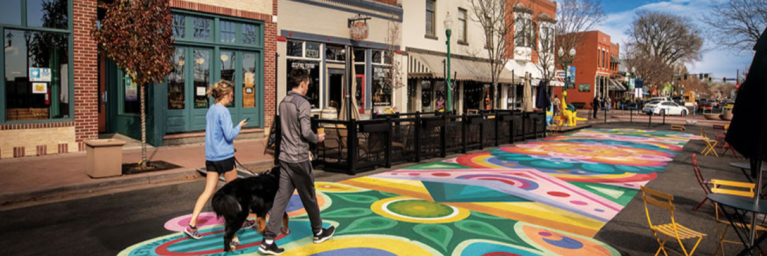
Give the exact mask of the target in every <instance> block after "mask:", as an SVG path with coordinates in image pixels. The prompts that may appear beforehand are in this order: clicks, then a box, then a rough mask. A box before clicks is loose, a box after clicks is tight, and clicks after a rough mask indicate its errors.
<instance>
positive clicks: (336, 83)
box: [326, 68, 344, 110]
mask: <svg viewBox="0 0 767 256" xmlns="http://www.w3.org/2000/svg"><path fill="white" fill-rule="evenodd" d="M328 74H329V76H328V91H327V94H326V95H327V102H328V107H333V108H335V109H336V110H340V108H341V101H342V100H343V97H342V95H341V92H343V86H344V70H343V69H336V68H329V69H328Z"/></svg>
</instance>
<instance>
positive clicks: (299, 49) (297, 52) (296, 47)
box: [287, 41, 304, 57]
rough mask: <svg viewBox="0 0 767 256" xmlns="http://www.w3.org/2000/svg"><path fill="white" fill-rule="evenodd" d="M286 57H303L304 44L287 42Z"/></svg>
mask: <svg viewBox="0 0 767 256" xmlns="http://www.w3.org/2000/svg"><path fill="white" fill-rule="evenodd" d="M287 55H288V56H291V57H303V56H304V43H303V42H297V41H288V49H287Z"/></svg>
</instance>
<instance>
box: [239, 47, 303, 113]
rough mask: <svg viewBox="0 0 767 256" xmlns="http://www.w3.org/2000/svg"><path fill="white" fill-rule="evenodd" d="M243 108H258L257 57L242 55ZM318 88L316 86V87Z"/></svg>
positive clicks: (251, 54) (247, 54) (248, 54)
mask: <svg viewBox="0 0 767 256" xmlns="http://www.w3.org/2000/svg"><path fill="white" fill-rule="evenodd" d="M242 75H243V78H242V107H243V108H253V107H256V55H255V54H253V53H243V54H242ZM315 87H316V86H315Z"/></svg>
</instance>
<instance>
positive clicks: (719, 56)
mask: <svg viewBox="0 0 767 256" xmlns="http://www.w3.org/2000/svg"><path fill="white" fill-rule="evenodd" d="M711 3H712V1H711V0H668V1H659V2H654V3H649V4H645V5H642V6H639V7H636V8H634V9H631V10H625V11H621V12H614V13H608V14H607V17H606V19H605V21H604V22H603V23H602V24H601V25H600V26H598V27H597V28H596V29H597V30H600V31H602V32H604V33H606V34H608V35H610V37H611V40H612V41H613V42H614V43H619V44H620V45H621V49H620V50H621V52H622V53H623V52H625V50H626V48H625V46H626V45H627V43H628V36H627V35H626V31H627V30H628V29H629V28H630V27H631V24H632V22H633V21H634V19H635V18H636V13H637V11H660V12H665V13H671V14H674V15H679V16H682V17H687V18H689V19H690V21H691V22H692V23H693V25H695V26H697V28H698V29H699V30H701V32H702V31H703V29H704V28H705V27H706V26H705V25H704V24H703V23H701V22H700V21H699V20H698V18H699V17H700V16H701V15H707V14H709V13H711V9H712V7H711V6H712V5H711ZM701 37H703V39H704V46H703V48H704V49H705V50H706V51H704V53H703V57H702V58H701V60H700V61H697V62H694V63H687V68H688V70H689V72H690V73H711V74H712V75H713V76H714V78H717V79H720V80H721V78H722V77H735V76H736V75H737V70H738V69H740V71H741V72H743V69H745V68H746V67H747V66H748V65H750V64H751V59H752V57H753V54H754V53H753V52H752V51H734V50H730V49H721V48H716V47H715V45H713V42H712V41H711V40H707V38H706V37H707V36H706V35H705V34H701Z"/></svg>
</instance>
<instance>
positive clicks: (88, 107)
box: [72, 0, 98, 148]
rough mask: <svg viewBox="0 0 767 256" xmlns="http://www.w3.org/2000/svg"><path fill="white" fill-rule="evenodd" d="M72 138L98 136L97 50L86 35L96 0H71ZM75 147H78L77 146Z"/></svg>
mask: <svg viewBox="0 0 767 256" xmlns="http://www.w3.org/2000/svg"><path fill="white" fill-rule="evenodd" d="M72 2H73V3H72V4H73V6H72V11H73V17H74V22H73V23H74V35H75V38H74V40H75V45H74V51H75V52H74V59H75V62H74V71H75V73H74V75H75V76H74V81H75V83H74V92H75V113H74V117H75V140H76V141H77V142H82V141H84V140H89V139H95V138H98V105H97V104H98V66H97V65H98V64H97V63H98V53H97V44H96V41H94V40H93V39H92V38H91V36H90V29H91V20H92V19H95V18H96V2H97V1H96V0H73V1H72ZM78 148H79V147H78Z"/></svg>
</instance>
